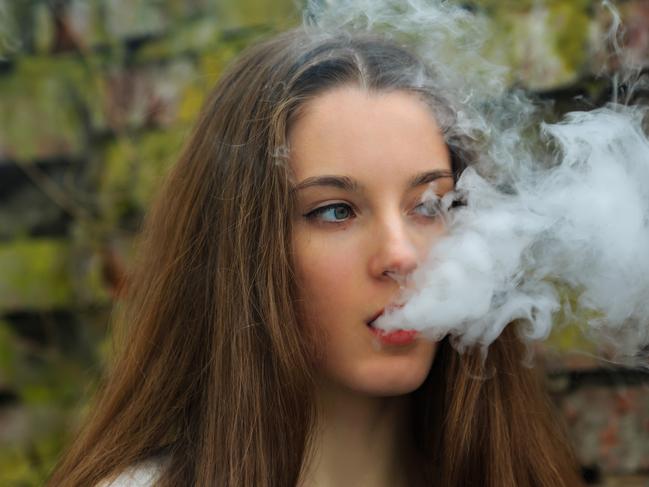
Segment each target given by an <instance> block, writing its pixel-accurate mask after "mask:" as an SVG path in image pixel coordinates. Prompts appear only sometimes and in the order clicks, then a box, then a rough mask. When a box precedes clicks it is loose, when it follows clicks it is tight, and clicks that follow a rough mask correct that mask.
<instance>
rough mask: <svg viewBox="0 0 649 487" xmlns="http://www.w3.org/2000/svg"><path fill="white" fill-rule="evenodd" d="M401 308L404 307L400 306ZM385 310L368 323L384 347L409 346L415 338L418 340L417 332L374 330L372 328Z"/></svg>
mask: <svg viewBox="0 0 649 487" xmlns="http://www.w3.org/2000/svg"><path fill="white" fill-rule="evenodd" d="M398 307H399V308H401V307H402V306H398ZM384 311H385V310H383V309H382V310H381V311H380V312H378V313H377V314H376V315H375V316H374V317H373V318H372V319H371V320H370V321H368V323H367V325H368V326H369V328H370V331H371V332H372V333H373V334H374V336H376V337H377V338H378V339H379V340H380V341H381V343H383V344H384V345H408V344H409V343H412V342H413V341H414V340H415V338H417V330H400V329H398V330H392V331H384V330H380V329H378V328H374V327H373V326H372V323H373V322H374V321H375V320H376V319H377V318H378V317H379V316H381V315H382V314H383V313H384Z"/></svg>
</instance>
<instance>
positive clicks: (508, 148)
mask: <svg viewBox="0 0 649 487" xmlns="http://www.w3.org/2000/svg"><path fill="white" fill-rule="evenodd" d="M604 5H605V7H607V8H609V10H610V12H611V14H612V16H613V23H612V25H613V28H612V30H611V32H610V33H609V35H610V41H611V43H612V45H613V46H615V47H616V48H617V49H619V47H618V46H617V44H616V40H617V35H618V29H619V16H617V13H616V11H615V9H614V8H613V7H612V6H611V5H610V4H608V2H605V3H604ZM306 12H307V13H306V15H305V21H306V22H307V23H309V24H315V25H317V26H319V27H322V28H325V29H339V28H352V29H355V30H359V29H360V30H370V31H377V32H380V33H382V34H384V35H386V36H388V37H392V38H394V39H396V40H399V41H404V42H407V43H408V44H409V45H410V46H411V48H412V49H413V50H415V51H416V52H417V53H418V55H419V56H420V57H421V58H422V59H424V60H425V62H427V63H428V64H429V65H430V66H431V67H432V69H433V70H434V71H435V72H436V73H437V74H438V75H439V77H440V82H439V85H440V90H441V91H443V92H444V95H445V96H446V97H447V98H448V99H450V100H452V102H453V103H454V105H455V108H456V110H457V120H456V121H455V124H454V126H453V127H452V128H451V130H453V131H457V132H459V133H461V134H463V135H466V136H469V137H471V138H474V139H478V138H479V139H480V140H482V141H483V150H482V151H481V156H480V160H479V162H478V163H477V164H476V166H475V167H471V168H469V169H468V170H466V171H465V172H464V173H463V175H462V176H461V178H460V179H459V181H458V183H457V186H456V191H455V192H454V193H453V194H449V195H446V196H445V197H444V198H443V199H441V200H438V199H437V198H436V197H435V196H434V192H429V193H428V196H427V198H428V200H429V202H430V204H435V205H438V207H439V208H440V209H441V210H440V211H441V212H442V213H443V215H444V217H445V218H446V221H447V223H448V232H447V234H446V236H445V237H443V238H441V239H440V240H438V241H437V242H436V243H435V244H434V246H433V247H432V248H431V249H430V253H429V256H428V258H427V259H426V261H425V262H423V263H422V264H421V265H420V266H419V267H418V269H417V270H416V271H415V272H414V273H413V274H412V275H411V276H409V277H408V285H407V286H404V287H403V295H402V296H401V298H400V301H401V302H402V303H403V304H404V306H403V307H402V308H394V309H391V310H389V312H386V313H385V314H384V315H383V316H382V317H380V318H379V320H377V321H376V322H375V326H377V327H379V328H383V329H385V330H392V329H397V328H406V329H417V330H420V331H421V333H422V334H423V335H424V336H427V337H430V338H431V339H441V338H442V337H444V336H446V335H449V334H450V335H451V336H452V340H453V343H454V344H455V346H456V347H457V348H458V349H460V350H462V349H464V348H466V347H468V346H471V345H480V346H482V347H483V349H484V350H485V351H486V350H487V347H488V346H489V345H490V344H491V343H492V342H493V341H494V340H495V339H496V338H497V337H498V336H499V335H500V333H501V332H502V330H503V329H504V327H505V326H507V325H508V324H509V323H511V322H513V321H515V320H520V322H521V324H522V325H523V326H521V327H520V332H521V333H522V334H523V336H524V337H525V338H527V339H529V340H540V339H544V338H546V337H547V336H548V335H549V333H550V331H551V329H552V326H553V323H554V322H555V321H556V320H555V318H556V313H557V312H559V311H561V312H562V313H564V314H572V315H578V316H579V317H580V320H579V321H580V322H581V323H582V324H583V327H584V329H583V331H584V333H585V334H586V335H587V336H589V337H591V338H593V339H594V340H597V343H598V344H600V345H604V344H605V345H607V346H609V347H610V346H614V350H615V352H616V354H617V359H618V360H621V361H622V360H624V361H626V362H629V361H631V362H633V361H635V362H636V363H637V362H640V361H641V360H642V359H643V355H646V352H647V350H648V349H647V346H648V345H649V299H648V298H649V184H648V183H649V141H648V140H647V137H646V135H645V133H644V131H643V127H642V122H643V118H644V116H645V110H644V109H643V108H640V107H629V106H625V105H624V104H622V103H610V104H608V105H607V106H605V107H602V108H597V109H594V110H592V111H588V112H573V113H569V114H568V115H566V116H565V117H564V119H563V120H561V121H560V122H558V123H543V122H542V120H541V110H540V109H539V107H538V106H536V105H535V104H534V103H533V102H532V101H531V100H530V99H529V98H528V97H527V96H526V95H525V94H524V93H521V92H517V91H513V90H509V89H508V87H507V83H506V82H505V79H506V74H507V71H506V70H505V69H504V68H502V67H500V66H497V65H495V64H493V63H491V62H489V60H487V59H486V58H484V57H483V56H482V55H481V54H480V53H481V52H482V45H483V44H484V41H485V40H486V38H487V36H488V34H489V29H490V25H489V20H488V19H487V18H485V17H482V16H480V15H478V14H476V13H471V12H469V11H467V10H465V9H463V8H460V7H457V6H454V5H452V4H450V3H448V2H443V1H433V2H431V1H421V0H410V1H407V2H403V1H400V2H391V1H385V0H382V1H377V0H358V1H351V0H350V1H329V2H317V3H312V4H311V5H310V6H309V8H308V9H307V11H306ZM620 59H623V56H620ZM633 72H634V70H629V71H627V72H626V74H625V75H624V76H626V78H625V79H622V80H621V81H623V82H625V83H626V84H627V86H631V87H632V86H633V83H631V82H630V81H629V76H630V74H629V73H631V74H633ZM624 76H623V77H624ZM629 91H632V89H631V90H628V91H627V92H629ZM614 100H615V101H618V100H617V99H614ZM459 197H462V199H463V200H464V201H465V203H466V204H465V205H463V206H454V205H452V201H453V200H454V199H456V198H459Z"/></svg>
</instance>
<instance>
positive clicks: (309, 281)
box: [293, 232, 362, 314]
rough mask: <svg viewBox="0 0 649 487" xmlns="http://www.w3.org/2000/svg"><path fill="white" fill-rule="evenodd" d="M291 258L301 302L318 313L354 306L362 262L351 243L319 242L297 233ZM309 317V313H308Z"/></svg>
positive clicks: (334, 240) (359, 297) (333, 240)
mask: <svg viewBox="0 0 649 487" xmlns="http://www.w3.org/2000/svg"><path fill="white" fill-rule="evenodd" d="M293 241H294V244H293V258H294V264H295V270H296V274H297V280H298V286H299V289H300V294H301V298H302V300H304V302H305V303H306V304H308V307H309V308H315V311H317V312H321V311H322V309H323V308H324V309H327V308H332V307H333V308H335V307H336V306H339V305H343V304H344V303H353V302H356V303H358V300H359V299H361V298H362V297H361V296H360V295H359V280H360V278H361V276H362V258H361V254H360V253H359V249H358V246H356V245H355V244H354V242H353V241H352V240H351V239H349V238H348V239H344V238H321V237H317V238H316V237H315V236H310V235H309V233H307V232H298V233H297V235H296V236H295V237H294V239H293ZM308 314H311V313H308Z"/></svg>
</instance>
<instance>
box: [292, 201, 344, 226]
mask: <svg viewBox="0 0 649 487" xmlns="http://www.w3.org/2000/svg"><path fill="white" fill-rule="evenodd" d="M304 216H305V217H306V218H307V219H309V220H314V219H318V220H320V221H323V222H325V223H341V222H344V221H346V220H349V219H350V218H353V217H354V216H355V214H354V210H352V208H351V206H349V205H347V204H345V203H334V204H331V205H326V206H322V207H320V208H316V209H315V210H312V211H310V212H309V213H307V214H306V215H304Z"/></svg>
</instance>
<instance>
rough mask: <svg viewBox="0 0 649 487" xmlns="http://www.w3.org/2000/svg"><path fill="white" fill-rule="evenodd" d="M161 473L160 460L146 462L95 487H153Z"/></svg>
mask: <svg viewBox="0 0 649 487" xmlns="http://www.w3.org/2000/svg"><path fill="white" fill-rule="evenodd" d="M161 471H162V463H161V460H160V459H151V460H146V461H144V462H140V463H138V464H136V465H134V466H132V467H129V468H127V469H126V470H124V471H123V472H122V473H121V474H120V475H119V477H117V478H116V479H115V480H113V481H112V482H110V483H108V482H107V481H103V482H101V483H99V484H98V485H97V486H96V487H153V485H154V484H155V482H156V481H157V480H158V477H159V476H160V473H161Z"/></svg>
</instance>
